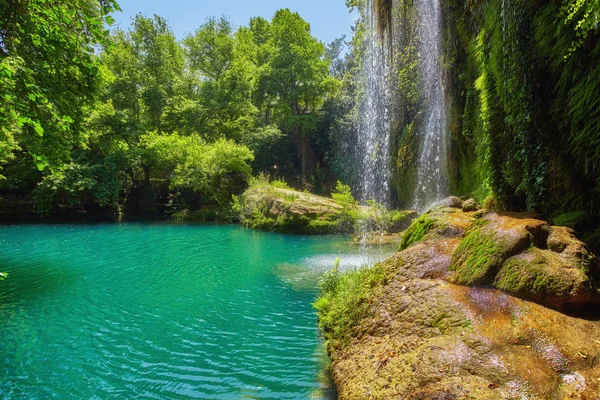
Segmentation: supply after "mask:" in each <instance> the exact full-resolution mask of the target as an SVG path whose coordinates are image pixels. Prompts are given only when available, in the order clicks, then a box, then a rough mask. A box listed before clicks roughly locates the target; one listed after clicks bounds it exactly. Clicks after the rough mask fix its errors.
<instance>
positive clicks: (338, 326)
mask: <svg viewBox="0 0 600 400" xmlns="http://www.w3.org/2000/svg"><path fill="white" fill-rule="evenodd" d="M338 264H339V262H338V263H336V266H335V267H334V268H333V269H332V270H331V271H329V272H328V273H325V274H324V275H323V277H322V278H321V280H320V282H319V292H320V293H319V297H318V298H317V300H316V301H315V303H314V304H313V306H314V307H315V308H316V309H317V317H318V322H319V328H320V329H321V332H322V334H323V336H324V337H325V340H326V341H327V343H328V348H330V349H336V348H339V347H340V346H343V345H344V344H346V343H347V342H348V340H350V339H351V338H352V337H354V336H355V335H356V333H357V332H356V331H355V330H356V328H357V327H358V325H359V323H360V322H361V320H362V319H363V318H365V317H366V316H368V315H369V312H370V307H369V299H370V298H371V296H372V293H373V290H374V288H376V287H377V286H381V285H385V284H386V283H387V282H388V280H389V277H388V275H387V274H386V272H385V270H384V268H383V267H382V266H381V265H380V264H377V265H375V266H374V267H372V268H366V267H365V268H359V269H356V270H352V271H347V272H344V273H341V272H340V271H339V265H338Z"/></svg>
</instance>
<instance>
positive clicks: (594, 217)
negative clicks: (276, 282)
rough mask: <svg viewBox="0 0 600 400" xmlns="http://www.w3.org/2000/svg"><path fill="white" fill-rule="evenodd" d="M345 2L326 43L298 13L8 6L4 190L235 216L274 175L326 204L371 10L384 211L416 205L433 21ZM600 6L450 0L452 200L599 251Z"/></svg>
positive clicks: (96, 211)
mask: <svg viewBox="0 0 600 400" xmlns="http://www.w3.org/2000/svg"><path fill="white" fill-rule="evenodd" d="M347 5H348V7H350V8H357V9H359V11H360V12H361V16H362V17H361V18H359V19H358V20H357V21H356V23H355V26H354V28H353V32H354V35H353V37H352V38H345V37H341V38H340V39H338V40H335V41H334V42H332V43H329V44H323V43H322V42H320V41H319V40H318V39H317V38H315V37H314V36H312V35H311V30H310V25H309V24H308V23H307V22H306V21H304V20H303V19H302V17H301V16H300V15H299V14H297V13H294V12H292V11H290V10H288V9H282V10H279V11H277V12H276V13H275V15H274V16H273V17H272V19H271V20H267V19H264V18H260V17H257V18H252V19H251V20H250V21H249V22H248V24H247V25H246V26H241V27H234V26H233V25H232V23H231V22H230V21H229V20H228V19H227V18H226V17H221V18H209V19H208V20H206V21H205V22H203V23H202V24H200V25H199V26H198V28H197V29H196V30H195V32H193V33H190V34H188V35H187V36H186V37H185V38H183V40H178V39H177V38H176V37H175V36H174V34H173V31H172V30H171V28H170V27H169V24H168V21H166V20H165V19H163V18H161V17H160V16H152V17H149V16H144V15H141V14H140V15H137V16H136V17H135V18H134V20H133V21H132V23H131V26H130V27H127V28H126V29H124V30H121V29H111V28H110V26H111V24H112V23H113V22H114V19H113V17H111V14H112V13H114V12H118V11H119V6H118V4H117V3H116V2H115V1H112V0H102V1H99V2H98V1H92V0H78V1H74V2H58V3H56V5H54V6H52V7H45V2H44V1H41V0H35V1H34V0H32V1H19V0H11V1H9V2H8V3H5V5H3V6H2V9H1V10H0V12H1V15H2V19H1V20H0V23H1V26H2V28H1V30H0V40H1V42H0V50H1V52H0V57H1V58H0V91H1V93H0V96H1V97H2V99H3V102H2V106H1V108H0V132H1V133H0V135H1V136H0V144H1V147H0V149H1V152H0V166H1V168H2V169H1V171H0V174H1V175H0V177H1V180H0V195H1V196H2V197H3V199H9V201H10V202H12V203H18V202H19V201H22V202H23V204H25V205H26V206H29V205H30V204H32V205H33V209H34V211H35V212H36V213H38V214H40V215H53V214H61V213H62V214H69V213H82V212H83V213H86V214H92V215H106V214H114V213H117V214H118V213H125V212H128V213H151V214H161V215H164V214H166V215H172V214H173V213H177V212H178V211H180V210H183V209H192V210H206V211H207V212H206V218H209V219H215V218H216V219H224V220H228V219H231V218H232V217H234V216H233V214H232V212H231V205H232V201H233V200H232V196H233V195H239V194H240V193H242V192H243V191H244V189H245V188H246V187H247V186H248V184H249V180H250V178H251V177H252V176H257V175H260V174H262V175H263V176H270V177H271V178H272V179H282V180H284V181H286V182H287V184H289V185H290V186H291V187H294V188H296V189H299V190H305V191H309V192H313V193H317V194H325V195H327V194H329V193H330V192H331V191H332V190H333V189H334V188H335V186H336V182H337V181H338V180H340V181H342V182H343V183H344V184H347V185H349V186H350V187H352V188H353V191H354V192H355V195H356V192H357V190H356V186H357V182H358V180H359V176H360V169H361V166H360V162H359V160H358V159H357V157H358V156H357V154H356V147H357V144H359V143H360V140H359V138H358V135H359V132H358V129H357V125H358V124H359V123H360V120H361V118H363V117H362V115H363V113H362V110H361V104H362V103H361V102H362V100H361V99H364V96H365V93H364V92H365V88H364V77H363V76H364V73H365V70H366V69H368V68H369V67H368V66H366V64H365V63H364V62H363V61H364V58H365V57H366V55H365V54H366V53H367V51H368V49H367V48H366V46H365V44H364V42H365V40H364V38H365V36H366V35H367V32H368V30H369V19H368V17H367V15H368V13H369V12H370V11H369V12H367V11H368V9H369V7H373V11H372V12H373V13H374V14H375V16H376V17H377V24H378V32H379V35H380V38H381V40H380V46H381V47H382V48H384V47H386V48H389V49H390V51H388V52H387V54H388V59H389V61H388V62H389V63H390V65H391V71H392V73H391V76H390V77H389V81H390V82H391V85H392V88H393V91H394V95H393V98H392V100H391V101H392V104H391V105H390V109H391V115H392V117H391V123H390V128H389V136H390V143H389V146H388V147H387V148H385V149H383V150H382V149H377V151H380V152H381V151H383V152H386V153H387V154H388V155H389V159H390V164H391V165H389V166H387V165H383V166H381V168H389V169H391V179H390V181H391V187H392V195H391V198H390V201H389V204H386V205H387V206H388V207H392V208H404V209H407V208H410V207H411V206H412V204H411V196H413V193H414V191H415V176H416V169H417V167H418V164H419V163H420V162H421V161H420V160H419V157H418V154H419V152H421V151H422V149H421V148H420V147H419V146H420V145H419V140H418V135H419V131H420V130H421V128H420V127H422V126H423V124H424V112H423V110H424V107H425V106H426V104H427V103H428V102H429V100H430V99H429V98H428V93H427V91H426V90H424V83H423V79H422V77H421V76H419V73H418V69H419V63H420V62H422V61H423V60H422V55H420V52H419V51H418V49H417V46H416V38H418V36H419V30H418V26H419V23H420V22H421V21H420V19H419V18H420V17H419V15H418V12H417V11H416V8H415V7H416V6H415V5H414V4H412V3H410V2H404V1H397V2H392V1H390V0H379V1H376V2H374V3H373V5H371V2H366V1H365V0H349V1H348V2H347ZM366 10H367V11H366ZM599 11H600V3H599V2H598V1H597V0H578V1H542V2H535V3H531V2H521V1H508V0H487V1H484V2H479V3H472V2H467V1H463V0H452V1H446V2H443V4H442V10H441V18H442V20H441V35H442V40H443V49H442V55H441V58H440V60H439V62H440V64H441V68H442V71H443V86H444V88H445V89H444V90H445V91H444V96H445V98H446V102H447V104H448V106H447V113H448V126H449V128H448V130H449V134H448V142H449V147H448V150H447V153H448V154H447V155H445V156H444V157H445V158H447V160H446V161H447V162H446V164H447V165H446V166H443V167H442V168H443V169H445V170H447V171H446V175H447V183H446V185H447V192H448V193H447V194H453V195H458V196H467V197H469V196H471V197H474V198H475V199H476V200H477V201H478V202H480V203H481V204H484V203H485V204H486V205H487V207H488V208H490V209H502V210H511V211H534V212H538V213H541V215H544V216H545V217H546V218H558V221H560V222H562V223H566V224H568V225H570V226H573V227H577V228H578V229H579V230H582V231H584V232H586V234H587V235H588V236H589V240H590V241H591V242H593V243H594V244H595V243H596V242H598V243H600V231H595V232H594V230H595V229H594V228H595V226H596V224H597V222H598V221H599V220H600V151H599V149H600V146H599V141H600V96H598V93H600V62H599V61H600V58H599V57H600V42H599V40H598V38H599V28H598V18H599V17H598V13H599ZM374 156H375V155H373V157H374ZM357 197H358V196H357ZM362 197H364V196H362ZM363 201H364V199H363ZM25 208H26V207H25Z"/></svg>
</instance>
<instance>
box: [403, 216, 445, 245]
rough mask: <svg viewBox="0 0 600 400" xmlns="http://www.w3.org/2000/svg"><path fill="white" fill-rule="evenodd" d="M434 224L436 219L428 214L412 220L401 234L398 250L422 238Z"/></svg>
mask: <svg viewBox="0 0 600 400" xmlns="http://www.w3.org/2000/svg"><path fill="white" fill-rule="evenodd" d="M435 225H436V220H435V219H433V218H431V217H430V216H429V215H428V214H424V215H421V216H420V217H419V218H418V219H417V220H416V221H414V222H413V223H412V224H411V225H410V226H409V227H408V229H407V230H406V231H405V232H404V235H402V242H401V243H400V248H399V251H402V250H404V249H407V248H408V247H410V246H411V245H413V244H414V243H417V242H420V241H421V240H423V237H425V235H426V234H427V232H429V231H430V230H431V229H433V228H434V227H435Z"/></svg>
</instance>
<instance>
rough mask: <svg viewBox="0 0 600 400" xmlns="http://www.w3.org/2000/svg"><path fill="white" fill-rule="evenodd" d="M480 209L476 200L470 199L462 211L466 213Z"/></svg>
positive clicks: (464, 204) (466, 201)
mask: <svg viewBox="0 0 600 400" xmlns="http://www.w3.org/2000/svg"><path fill="white" fill-rule="evenodd" d="M478 209H479V208H478V207H477V202H476V201H475V199H468V200H465V201H464V202H463V205H462V210H463V211H465V212H470V211H477V210H478Z"/></svg>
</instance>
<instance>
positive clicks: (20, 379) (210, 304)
mask: <svg viewBox="0 0 600 400" xmlns="http://www.w3.org/2000/svg"><path fill="white" fill-rule="evenodd" d="M347 241H348V238H347V237H343V236H327V237H324V236H315V237H309V236H295V235H281V234H276V233H266V232H257V231H252V230H248V229H245V228H243V227H240V226H237V225H193V224H177V223H121V224H74V225H64V224H61V225H13V226H9V225H5V226H0V271H2V272H7V273H8V274H9V276H8V278H7V279H6V280H5V281H2V282H0V347H1V349H2V353H1V355H2V357H1V358H0V397H2V398H3V399H23V398H25V399H28V398H30V399H38V398H50V397H54V398H60V399H71V398H72V399H81V398H94V399H110V398H114V399H121V398H133V397H136V398H146V399H179V398H206V399H237V398H247V399H269V398H271V399H287V398H289V399H293V398H298V399H305V398H314V399H330V398H335V391H334V390H333V389H332V385H331V383H330V381H329V379H328V376H327V373H326V370H327V363H328V359H327V356H326V354H325V353H324V348H323V344H322V342H321V341H320V340H319V336H318V332H317V328H316V317H315V311H314V310H313V308H312V302H313V301H314V299H315V297H316V294H317V290H316V283H317V281H318V278H319V276H320V275H321V274H322V273H323V272H324V271H327V270H329V269H331V268H332V267H333V265H334V263H335V260H336V259H337V258H338V257H339V258H340V260H341V262H340V266H341V267H342V268H352V267H358V266H360V265H362V264H365V263H368V262H372V261H373V260H376V259H379V258H381V257H383V254H380V253H384V254H387V250H384V249H378V250H376V251H373V252H372V253H368V254H365V252H364V250H361V249H359V248H358V246H355V245H351V244H348V243H347Z"/></svg>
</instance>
